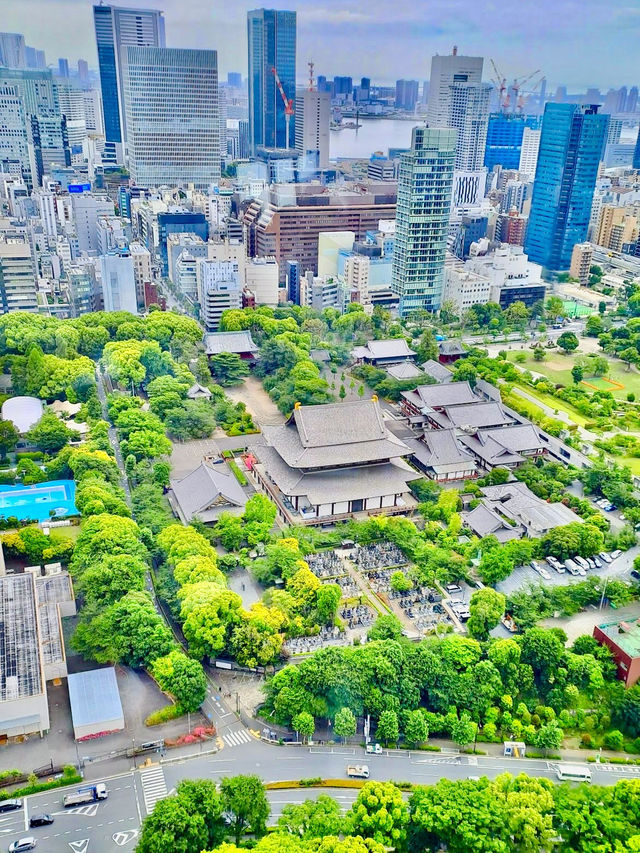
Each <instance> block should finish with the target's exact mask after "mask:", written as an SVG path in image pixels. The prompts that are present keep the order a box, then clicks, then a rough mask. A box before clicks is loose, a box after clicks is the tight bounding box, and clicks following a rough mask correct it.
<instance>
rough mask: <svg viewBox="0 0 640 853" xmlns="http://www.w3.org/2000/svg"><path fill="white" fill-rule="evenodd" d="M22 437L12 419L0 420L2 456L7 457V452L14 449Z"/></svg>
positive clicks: (0, 451)
mask: <svg viewBox="0 0 640 853" xmlns="http://www.w3.org/2000/svg"><path fill="white" fill-rule="evenodd" d="M19 438H20V433H19V432H18V430H17V429H16V428H15V427H14V425H13V424H12V423H11V421H0V456H1V457H2V459H6V458H7V453H9V452H10V451H11V450H13V449H14V447H15V446H16V444H17V443H18V439H19Z"/></svg>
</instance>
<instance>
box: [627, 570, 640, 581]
mask: <svg viewBox="0 0 640 853" xmlns="http://www.w3.org/2000/svg"><path fill="white" fill-rule="evenodd" d="M629 574H630V575H631V577H632V578H633V579H634V581H640V572H639V571H638V570H637V569H631V571H630V572H629Z"/></svg>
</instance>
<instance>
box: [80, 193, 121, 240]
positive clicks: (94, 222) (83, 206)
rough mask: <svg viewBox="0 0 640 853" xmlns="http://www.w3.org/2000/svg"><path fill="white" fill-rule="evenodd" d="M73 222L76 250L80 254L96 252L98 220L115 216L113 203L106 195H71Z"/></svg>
mask: <svg viewBox="0 0 640 853" xmlns="http://www.w3.org/2000/svg"><path fill="white" fill-rule="evenodd" d="M71 203H72V206H73V221H74V222H75V226H76V236H77V240H78V249H79V250H80V251H81V252H87V253H89V252H93V253H97V251H98V219H100V218H101V217H102V216H115V208H114V205H113V202H112V201H111V199H110V198H108V197H107V196H106V195H94V194H93V193H89V192H82V193H72V194H71Z"/></svg>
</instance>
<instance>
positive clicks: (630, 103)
mask: <svg viewBox="0 0 640 853" xmlns="http://www.w3.org/2000/svg"><path fill="white" fill-rule="evenodd" d="M637 108H638V87H637V86H632V87H631V88H630V89H629V94H628V95H627V112H628V113H635V111H636V110H637Z"/></svg>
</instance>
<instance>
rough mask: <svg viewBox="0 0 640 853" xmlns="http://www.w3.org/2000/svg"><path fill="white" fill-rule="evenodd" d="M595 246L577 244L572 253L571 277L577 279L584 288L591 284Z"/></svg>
mask: <svg viewBox="0 0 640 853" xmlns="http://www.w3.org/2000/svg"><path fill="white" fill-rule="evenodd" d="M592 258H593V246H592V245H591V243H576V244H575V246H574V247H573V251H572V252H571V265H570V267H569V275H570V276H571V278H575V279H577V280H578V281H579V282H580V284H581V285H583V287H586V286H587V284H589V275H590V273H591V260H592Z"/></svg>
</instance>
